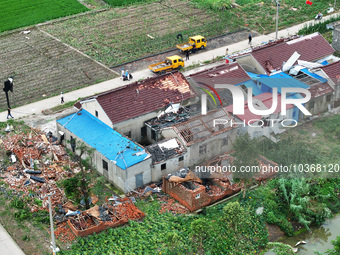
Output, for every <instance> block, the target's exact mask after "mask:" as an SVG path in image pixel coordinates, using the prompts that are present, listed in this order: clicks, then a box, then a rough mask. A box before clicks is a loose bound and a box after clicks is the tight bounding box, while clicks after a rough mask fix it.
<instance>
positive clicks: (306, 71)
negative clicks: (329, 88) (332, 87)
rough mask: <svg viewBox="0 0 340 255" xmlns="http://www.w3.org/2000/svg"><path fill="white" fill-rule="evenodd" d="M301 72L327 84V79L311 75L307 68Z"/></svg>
mask: <svg viewBox="0 0 340 255" xmlns="http://www.w3.org/2000/svg"><path fill="white" fill-rule="evenodd" d="M300 71H301V72H303V73H305V74H307V75H309V76H311V77H313V78H314V79H317V80H319V81H321V82H322V83H325V82H327V79H326V78H323V77H321V76H320V75H317V74H315V73H311V72H310V71H308V69H307V68H303V69H301V70H300Z"/></svg>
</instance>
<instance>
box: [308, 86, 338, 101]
mask: <svg viewBox="0 0 340 255" xmlns="http://www.w3.org/2000/svg"><path fill="white" fill-rule="evenodd" d="M309 91H310V93H311V99H314V98H316V97H319V96H322V95H326V94H329V93H331V92H333V91H334V89H333V88H332V87H331V86H330V85H329V84H328V83H320V84H318V85H314V86H311V87H310V89H309Z"/></svg>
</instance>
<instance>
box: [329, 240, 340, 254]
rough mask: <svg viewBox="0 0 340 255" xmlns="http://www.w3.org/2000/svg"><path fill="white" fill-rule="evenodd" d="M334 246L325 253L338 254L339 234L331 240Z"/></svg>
mask: <svg viewBox="0 0 340 255" xmlns="http://www.w3.org/2000/svg"><path fill="white" fill-rule="evenodd" d="M332 244H333V245H334V248H333V249H332V250H327V251H326V254H327V255H338V254H340V236H337V237H336V239H335V240H332Z"/></svg>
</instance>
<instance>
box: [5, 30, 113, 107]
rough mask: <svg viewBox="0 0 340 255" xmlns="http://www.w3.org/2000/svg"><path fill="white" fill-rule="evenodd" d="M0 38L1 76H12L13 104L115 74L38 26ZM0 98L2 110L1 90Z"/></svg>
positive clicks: (26, 101)
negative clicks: (25, 31) (24, 32)
mask: <svg viewBox="0 0 340 255" xmlns="http://www.w3.org/2000/svg"><path fill="white" fill-rule="evenodd" d="M0 41H1V46H2V47H1V48H0V63H2V65H1V74H0V76H1V77H0V78H1V80H2V81H5V80H6V79H7V78H8V77H9V76H11V75H13V76H14V91H13V93H12V92H9V94H10V102H11V106H12V107H14V106H20V105H25V104H28V103H31V102H34V101H38V100H41V99H43V98H44V97H49V96H53V95H57V94H60V92H61V91H63V92H67V91H70V90H75V89H76V88H80V87H85V86H88V85H92V84H95V83H98V82H100V81H103V80H108V79H111V78H114V77H115V74H114V73H113V72H112V71H111V70H109V69H107V68H105V67H103V66H101V65H99V64H98V63H96V62H94V61H93V60H91V59H89V58H87V57H86V56H84V55H82V54H80V53H78V52H76V51H75V50H73V49H71V48H69V47H67V46H65V45H64V44H62V43H61V42H59V41H57V40H55V39H53V38H51V37H49V36H47V35H46V34H44V33H43V32H41V31H39V30H38V29H32V30H31V33H29V34H23V33H12V34H9V35H3V36H1V37H0ZM1 98H2V100H1V101H0V109H4V108H6V96H5V93H4V92H2V95H1Z"/></svg>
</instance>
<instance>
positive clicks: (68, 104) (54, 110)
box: [51, 99, 79, 112]
mask: <svg viewBox="0 0 340 255" xmlns="http://www.w3.org/2000/svg"><path fill="white" fill-rule="evenodd" d="M78 100H79V99H78ZM78 100H74V101H69V102H66V103H64V104H61V105H57V106H55V107H53V108H51V111H52V112H59V111H61V110H64V109H66V108H69V107H72V106H73V105H74V104H75V103H77V102H78Z"/></svg>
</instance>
